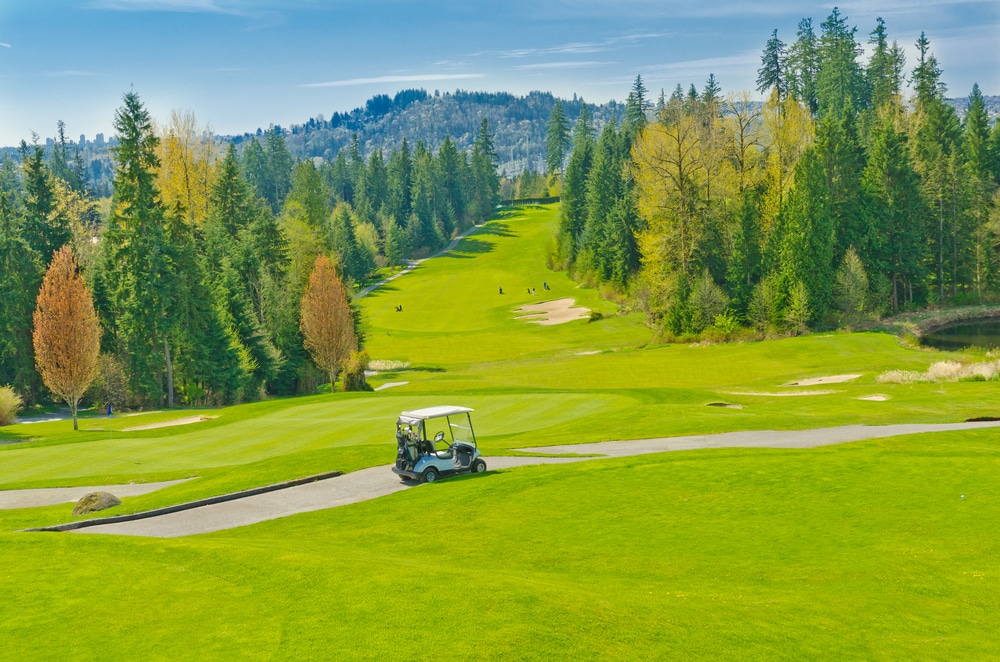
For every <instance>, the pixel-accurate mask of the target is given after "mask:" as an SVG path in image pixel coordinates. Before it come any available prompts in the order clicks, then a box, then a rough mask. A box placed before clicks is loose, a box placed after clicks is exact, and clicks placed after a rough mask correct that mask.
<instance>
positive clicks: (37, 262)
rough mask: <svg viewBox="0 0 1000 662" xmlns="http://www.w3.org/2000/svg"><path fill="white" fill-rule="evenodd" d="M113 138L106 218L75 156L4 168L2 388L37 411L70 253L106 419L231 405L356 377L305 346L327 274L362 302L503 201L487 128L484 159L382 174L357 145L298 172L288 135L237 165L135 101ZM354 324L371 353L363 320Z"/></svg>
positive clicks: (386, 158)
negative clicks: (312, 295) (49, 314)
mask: <svg viewBox="0 0 1000 662" xmlns="http://www.w3.org/2000/svg"><path fill="white" fill-rule="evenodd" d="M114 127H115V130H116V133H117V135H116V137H115V141H114V146H113V147H112V157H113V160H114V164H115V168H114V179H113V196H112V197H111V199H110V200H98V198H97V197H96V196H95V192H94V191H93V190H92V189H91V188H90V187H89V185H88V179H87V176H86V169H85V168H83V167H82V163H83V161H82V159H81V158H79V154H78V153H74V151H73V150H72V149H71V148H70V147H68V146H67V143H66V142H64V141H60V142H57V143H56V145H55V148H54V149H52V150H50V151H48V152H47V151H46V149H45V148H44V147H43V146H41V145H39V144H38V141H37V139H36V140H35V141H34V143H33V144H27V143H25V142H22V144H21V147H20V149H19V154H18V158H17V159H16V160H15V159H14V158H5V159H4V161H3V164H2V167H0V385H8V384H9V385H11V386H12V387H13V389H14V390H15V391H16V393H17V395H18V396H19V397H20V398H22V399H23V400H24V401H25V402H26V403H28V404H33V403H36V402H38V401H40V400H49V399H51V394H50V392H49V390H48V389H46V388H45V387H44V386H43V379H42V378H41V375H40V374H39V370H38V367H37V365H36V363H37V361H36V359H37V358H38V357H36V356H35V351H34V350H33V314H35V315H36V316H37V314H38V313H33V311H35V308H36V299H38V298H39V296H38V294H39V289H40V287H42V280H43V276H45V274H46V271H47V270H51V269H53V268H54V266H52V265H54V264H55V261H54V260H53V256H55V255H57V254H58V253H59V251H60V249H61V248H63V247H64V246H69V247H71V248H72V253H73V254H74V255H75V259H76V260H77V261H78V263H79V265H80V270H81V272H82V274H83V277H84V280H85V282H86V287H87V288H88V289H89V292H90V293H91V295H92V298H93V305H94V309H95V311H96V318H97V320H98V321H99V323H100V331H101V333H100V338H101V340H100V355H99V357H97V363H96V378H95V379H94V381H93V384H92V386H91V391H90V393H89V399H90V401H91V402H97V403H106V402H107V403H112V404H113V405H114V406H115V407H121V406H126V407H139V406H173V405H174V404H175V403H176V402H179V403H183V404H225V403H232V402H239V401H243V400H249V399H256V398H258V397H261V396H263V395H265V394H293V393H299V392H312V391H313V390H315V388H316V386H317V384H318V383H320V382H322V381H325V379H324V378H325V377H327V376H329V377H330V379H331V380H332V379H335V378H336V375H337V373H338V372H340V370H341V368H342V367H343V368H344V369H345V370H346V374H347V375H348V376H349V375H350V374H351V373H352V370H353V372H357V369H358V366H357V365H355V366H353V368H351V367H350V366H348V365H346V364H344V365H343V366H342V365H341V359H344V358H345V357H340V358H338V359H337V361H324V360H323V359H321V358H319V357H320V355H321V353H317V352H316V351H314V350H315V348H314V347H312V348H311V347H310V343H309V342H308V340H309V339H308V338H307V337H306V336H308V333H305V332H306V331H307V330H308V327H309V323H308V319H307V316H306V314H305V313H306V299H307V298H308V297H307V296H306V295H307V294H309V292H310V279H311V278H315V273H314V269H316V270H320V267H321V266H323V265H322V264H321V263H322V260H318V259H317V258H318V257H319V256H325V257H328V258H329V260H328V261H327V262H326V263H323V264H326V265H329V266H326V267H324V268H325V271H326V272H328V273H330V274H334V275H332V276H331V277H330V278H333V279H335V280H337V282H340V281H341V280H342V281H343V282H344V283H345V284H346V285H347V287H348V288H350V287H352V286H354V285H357V284H360V283H362V282H364V281H365V280H366V279H368V278H369V277H370V276H372V275H373V273H374V272H375V271H376V270H377V269H386V268H392V267H394V266H398V265H401V264H403V263H404V261H405V260H406V259H408V258H410V257H421V256H425V255H427V254H429V253H431V252H433V251H436V250H438V249H440V248H441V247H443V245H444V244H445V243H446V242H447V240H448V239H450V238H451V237H452V236H453V235H454V234H456V233H458V232H461V231H463V230H465V229H467V228H469V227H470V226H471V225H472V224H473V223H477V222H480V221H482V220H484V219H486V218H487V217H489V216H490V215H491V214H492V213H493V211H494V209H495V208H496V204H497V202H498V199H499V198H498V196H499V187H500V180H499V176H498V174H497V157H496V154H495V152H494V148H493V134H492V130H491V128H490V125H489V122H488V121H487V120H486V119H483V120H482V122H481V123H480V127H479V132H478V133H477V135H476V137H475V139H474V141H473V145H472V149H471V150H470V151H468V152H466V151H459V150H458V149H457V148H456V146H455V143H454V141H452V140H451V139H450V138H449V137H447V136H445V138H444V139H443V140H442V141H441V143H440V144H439V145H438V146H437V149H436V151H432V150H431V148H430V147H429V146H428V145H426V144H425V143H424V142H422V141H417V143H416V144H415V145H413V146H412V147H411V146H410V145H409V143H408V142H407V141H406V140H403V141H402V142H401V143H400V145H399V147H398V148H397V149H394V150H393V151H391V152H390V153H389V154H387V155H383V154H382V152H381V151H380V150H376V151H374V152H373V153H372V154H371V155H370V157H369V158H368V159H367V160H366V159H365V158H364V157H363V156H362V154H361V151H360V148H359V145H358V141H357V139H355V140H354V141H353V142H352V143H351V144H350V145H349V146H348V147H347V148H345V149H343V150H341V151H340V152H339V153H338V155H337V158H336V159H335V160H334V161H333V162H329V161H322V160H319V161H320V163H319V164H318V165H317V163H316V160H313V159H305V160H299V161H296V160H295V159H294V158H293V157H292V154H291V153H290V152H289V150H288V147H287V145H286V144H285V139H284V136H283V135H282V133H281V132H280V131H278V130H273V129H272V130H269V131H267V132H265V133H263V134H262V136H261V138H260V139H259V140H258V139H256V138H254V139H252V140H251V141H250V142H249V143H248V144H246V145H245V146H244V149H243V151H242V154H238V153H237V150H236V148H235V146H234V145H232V144H229V145H228V146H227V147H226V148H225V149H222V148H221V147H220V144H219V142H218V141H217V140H216V139H215V137H214V136H213V135H212V134H211V132H210V131H208V130H207V129H205V128H204V127H202V126H200V125H199V124H198V123H197V121H196V120H195V118H194V116H193V115H192V114H190V113H188V114H184V113H173V114H172V115H171V117H170V120H169V122H168V123H166V125H165V126H163V127H161V128H157V127H156V126H155V125H154V123H153V121H152V119H151V118H150V115H149V112H148V111H147V109H146V108H145V106H144V105H143V103H142V101H141V100H140V99H139V97H138V95H137V94H135V93H134V92H129V93H128V94H126V95H125V96H124V100H123V105H122V106H121V107H120V108H119V110H118V111H117V113H116V116H115V120H114ZM328 280H329V279H328ZM313 285H314V286H315V287H313V288H312V289H313V290H316V289H317V288H318V285H317V283H315V282H314V283H313ZM340 296H341V298H343V295H340ZM344 318H345V319H350V320H352V321H351V324H353V327H354V329H353V334H351V337H352V341H351V342H353V343H354V344H356V345H357V344H359V342H358V341H360V344H361V345H363V332H362V330H361V329H362V324H361V321H360V320H359V319H358V311H357V310H356V309H354V310H353V313H348V314H346V315H345V316H344ZM321 321H322V320H321ZM35 326H36V327H37V324H36V325H35ZM50 326H53V325H52V324H50ZM55 326H58V325H57V324H55ZM304 334H305V335H304ZM354 338H357V340H353V339H354ZM34 342H35V346H37V345H38V339H37V337H36V338H35V339H34ZM307 350H308V351H307ZM310 356H311V357H312V359H313V360H312V361H310ZM360 382H361V383H362V384H363V379H361V380H360ZM48 383H49V381H48V380H45V384H48ZM345 383H347V381H346V380H345ZM355 385H356V386H357V385H358V384H355ZM102 406H103V405H102Z"/></svg>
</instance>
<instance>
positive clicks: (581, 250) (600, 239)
mask: <svg viewBox="0 0 1000 662" xmlns="http://www.w3.org/2000/svg"><path fill="white" fill-rule="evenodd" d="M868 45H869V52H870V57H869V58H868V60H867V61H863V60H862V58H861V55H862V45H861V43H860V42H859V40H858V33H857V28H855V27H852V26H850V25H849V23H848V19H847V17H846V16H844V15H843V14H841V13H840V11H839V9H837V8H834V9H833V11H832V12H831V14H830V15H829V17H828V18H827V19H826V20H825V21H823V23H822V24H821V25H820V29H819V32H818V33H817V32H816V31H815V30H814V29H813V23H812V20H811V19H803V20H802V22H801V23H800V24H799V28H798V33H797V38H796V40H795V41H794V42H793V43H792V44H791V45H786V44H785V43H784V42H783V41H782V40H781V39H780V37H779V35H778V32H777V30H775V31H774V32H772V33H771V36H770V38H769V39H768V40H767V42H766V44H765V46H764V49H763V52H762V55H761V67H760V69H759V70H758V78H757V84H758V88H757V89H758V91H760V92H763V93H766V94H767V95H768V100H767V101H766V102H765V103H764V104H759V103H755V102H754V101H753V100H752V97H751V95H750V93H749V92H742V93H730V94H727V95H725V96H723V95H722V92H721V88H720V87H719V84H718V82H717V81H716V80H715V78H714V76H710V77H709V80H708V81H707V83H706V84H705V86H704V88H703V89H702V90H701V91H699V90H697V89H696V88H695V86H694V85H691V86H690V87H689V88H688V90H686V91H685V90H684V88H683V87H682V86H681V85H677V87H676V88H675V89H674V90H673V92H672V93H671V94H670V95H669V96H668V95H667V94H666V92H665V91H661V93H660V95H659V99H658V101H657V102H656V103H655V104H650V103H649V100H648V93H647V91H646V88H645V85H644V83H643V81H642V78H641V77H638V76H637V77H636V79H635V84H634V85H633V88H632V91H631V93H630V94H629V98H628V102H627V103H626V106H625V111H624V120H623V122H622V124H621V125H620V126H619V125H617V124H616V123H614V122H610V123H608V124H607V125H605V127H604V129H603V130H602V131H601V133H600V137H599V138H596V137H595V131H594V130H593V127H590V126H588V124H587V122H586V118H585V117H584V119H583V120H581V121H578V122H577V127H576V129H575V131H574V136H573V141H572V144H573V147H572V151H571V152H570V156H569V160H568V164H567V166H566V169H565V175H564V177H563V181H562V200H563V204H562V213H561V218H560V225H559V231H558V235H557V238H556V241H555V242H553V246H554V249H553V250H552V252H551V254H550V256H549V263H550V265H551V266H553V267H556V268H565V269H569V270H571V271H572V272H573V274H574V276H575V277H576V278H578V279H580V280H583V281H585V282H589V283H592V284H596V285H600V286H602V287H606V288H610V289H611V290H613V291H617V292H619V293H620V295H619V296H622V295H623V296H625V297H627V298H629V299H630V300H631V302H632V305H634V306H636V307H639V308H641V309H642V310H644V311H645V312H646V314H647V319H648V322H649V324H650V325H651V326H652V327H653V328H654V329H655V330H656V331H657V332H658V333H659V334H660V335H661V337H664V338H672V337H680V336H685V335H689V336H692V335H697V334H702V333H705V332H706V331H707V332H708V333H709V335H710V336H711V337H729V336H731V335H732V334H733V333H735V332H737V331H738V330H739V328H740V327H741V326H742V327H749V328H752V329H755V333H797V332H802V331H805V330H806V329H810V328H812V329H816V328H832V327H835V326H838V325H840V324H852V325H853V324H858V323H860V322H861V321H863V320H864V319H871V318H873V317H878V316H880V315H883V314H887V313H895V312H898V311H900V310H904V309H910V308H917V307H923V306H927V305H937V304H945V303H967V302H969V303H971V302H983V301H991V300H997V299H998V298H1000V193H998V187H1000V125H998V124H997V123H996V122H994V123H993V126H992V128H991V126H990V118H989V115H988V113H987V110H986V103H985V99H984V97H983V95H982V94H981V92H980V90H979V87H978V85H975V86H973V89H972V91H971V94H970V95H969V97H968V101H967V103H966V104H964V106H965V112H964V116H963V117H962V118H960V117H959V115H958V113H957V112H956V110H955V107H954V105H952V104H949V103H948V102H947V101H946V98H945V93H946V91H947V90H946V87H945V85H944V84H943V82H942V78H941V75H942V72H941V68H940V66H939V65H938V62H937V59H936V58H935V56H934V54H933V52H932V51H931V48H930V43H929V41H928V40H927V38H926V36H925V35H923V34H922V35H921V37H920V39H919V40H918V41H917V44H916V45H917V50H918V53H919V57H918V61H917V62H916V63H914V64H913V65H911V68H909V69H908V65H907V63H906V62H905V57H904V55H903V49H902V48H901V47H900V46H899V44H898V43H896V42H890V40H889V36H888V30H887V28H886V25H885V22H884V21H883V20H882V19H881V18H879V19H878V20H877V21H876V25H875V28H874V29H873V30H872V31H871V33H870V35H869V39H868ZM906 81H909V85H910V91H909V94H910V96H909V99H907V98H906V94H907V91H906V90H905V89H904V84H905V83H906ZM861 290H863V291H864V296H863V297H862V296H861V294H860V293H859V292H860V291H861Z"/></svg>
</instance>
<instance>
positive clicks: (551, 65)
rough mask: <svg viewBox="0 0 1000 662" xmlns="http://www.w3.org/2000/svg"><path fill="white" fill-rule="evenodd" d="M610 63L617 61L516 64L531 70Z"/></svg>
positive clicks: (594, 65) (595, 65)
mask: <svg viewBox="0 0 1000 662" xmlns="http://www.w3.org/2000/svg"><path fill="white" fill-rule="evenodd" d="M608 64H617V62H603V61H597V60H590V61H587V62H572V61H570V62H538V63H536V64H519V65H517V66H515V67H514V68H515V69H523V70H531V69H581V68H584V67H600V66H604V65H608Z"/></svg>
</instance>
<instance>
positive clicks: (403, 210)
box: [338, 138, 413, 225]
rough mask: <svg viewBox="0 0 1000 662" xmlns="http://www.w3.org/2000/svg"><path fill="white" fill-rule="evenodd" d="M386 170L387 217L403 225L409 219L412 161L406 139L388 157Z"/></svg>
mask: <svg viewBox="0 0 1000 662" xmlns="http://www.w3.org/2000/svg"><path fill="white" fill-rule="evenodd" d="M338 159H339V155H338ZM388 170H389V172H388V190H389V193H388V194H389V202H388V206H389V215H390V216H392V217H393V218H394V219H395V220H396V223H398V224H400V225H405V224H406V221H407V220H408V219H409V218H410V189H411V187H412V181H411V173H412V171H413V160H412V158H411V155H410V146H409V145H408V144H407V142H406V138H403V140H402V142H401V143H400V145H399V149H398V150H397V151H395V152H393V153H392V155H391V156H390V157H389V168H388Z"/></svg>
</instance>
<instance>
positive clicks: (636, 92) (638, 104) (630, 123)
mask: <svg viewBox="0 0 1000 662" xmlns="http://www.w3.org/2000/svg"><path fill="white" fill-rule="evenodd" d="M646 97H647V92H646V86H645V84H644V83H643V82H642V76H641V75H636V77H635V82H634V83H632V90H631V91H630V92H629V94H628V99H626V100H625V117H624V119H623V120H622V136H623V137H624V138H625V140H626V144H627V145H628V146H631V145H632V143H633V142H635V138H636V136H638V135H639V132H640V131H642V128H643V127H644V126H646V112H647V111H648V110H649V100H648V99H647V98H646Z"/></svg>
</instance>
